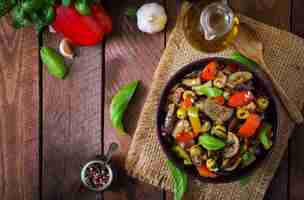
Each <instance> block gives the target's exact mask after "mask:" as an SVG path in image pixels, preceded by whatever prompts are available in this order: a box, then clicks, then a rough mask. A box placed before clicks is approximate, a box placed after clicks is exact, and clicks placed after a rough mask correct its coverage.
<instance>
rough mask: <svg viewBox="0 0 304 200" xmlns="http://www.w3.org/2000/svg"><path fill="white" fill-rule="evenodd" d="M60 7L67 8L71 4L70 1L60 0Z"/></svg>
mask: <svg viewBox="0 0 304 200" xmlns="http://www.w3.org/2000/svg"><path fill="white" fill-rule="evenodd" d="M61 2H62V5H64V6H69V5H70V4H71V3H72V0H62V1H61Z"/></svg>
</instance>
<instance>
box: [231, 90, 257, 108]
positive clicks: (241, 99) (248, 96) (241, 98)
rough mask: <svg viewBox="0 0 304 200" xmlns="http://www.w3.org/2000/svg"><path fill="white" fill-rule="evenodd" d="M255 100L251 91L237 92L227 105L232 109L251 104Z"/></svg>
mask: <svg viewBox="0 0 304 200" xmlns="http://www.w3.org/2000/svg"><path fill="white" fill-rule="evenodd" d="M253 99H254V96H253V94H252V93H251V92H250V91H239V92H235V93H234V94H233V95H232V96H231V97H230V98H229V99H228V103H227V105H228V106H230V107H239V106H245V105H247V104H249V103H250V102H251V101H252V100H253Z"/></svg>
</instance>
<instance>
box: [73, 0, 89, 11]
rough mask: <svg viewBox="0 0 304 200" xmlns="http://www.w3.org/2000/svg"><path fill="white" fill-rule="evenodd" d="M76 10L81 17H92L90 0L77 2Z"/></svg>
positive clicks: (77, 0)
mask: <svg viewBox="0 0 304 200" xmlns="http://www.w3.org/2000/svg"><path fill="white" fill-rule="evenodd" d="M75 8H76V10H77V11H78V13H79V14H81V15H91V8H90V2H89V1H88V0H76V2H75Z"/></svg>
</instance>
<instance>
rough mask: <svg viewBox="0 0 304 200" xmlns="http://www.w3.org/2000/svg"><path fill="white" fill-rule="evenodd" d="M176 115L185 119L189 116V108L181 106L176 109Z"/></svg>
mask: <svg viewBox="0 0 304 200" xmlns="http://www.w3.org/2000/svg"><path fill="white" fill-rule="evenodd" d="M176 116H177V118H178V119H185V118H186V117H187V110H186V109H185V108H183V107H180V108H178V109H177V111H176Z"/></svg>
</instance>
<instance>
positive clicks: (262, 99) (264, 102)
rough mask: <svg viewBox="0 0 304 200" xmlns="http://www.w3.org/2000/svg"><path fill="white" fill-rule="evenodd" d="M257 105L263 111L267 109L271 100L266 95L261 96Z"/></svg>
mask: <svg viewBox="0 0 304 200" xmlns="http://www.w3.org/2000/svg"><path fill="white" fill-rule="evenodd" d="M256 103H257V105H258V108H259V110H261V111H264V110H266V108H267V107H268V105H269V101H268V99H267V98H265V97H259V98H258V99H257V101H256Z"/></svg>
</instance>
